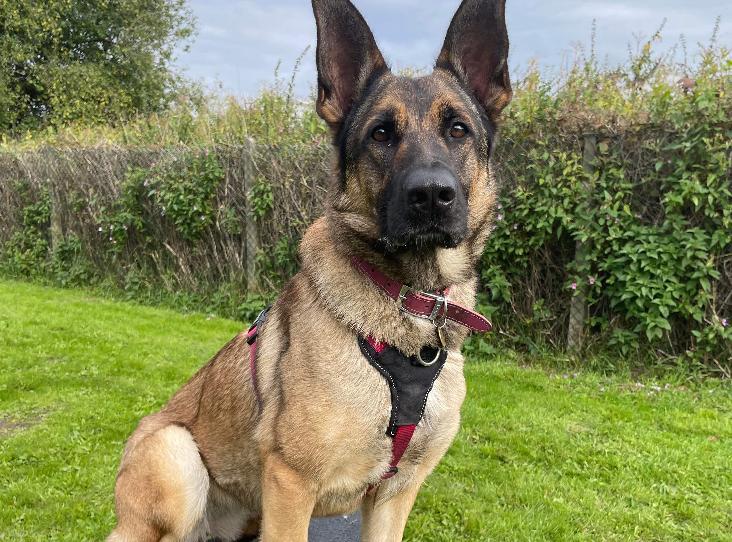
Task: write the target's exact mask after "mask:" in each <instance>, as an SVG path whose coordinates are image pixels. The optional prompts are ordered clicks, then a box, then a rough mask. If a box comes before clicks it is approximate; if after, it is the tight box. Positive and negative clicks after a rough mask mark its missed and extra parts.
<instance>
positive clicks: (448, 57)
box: [435, 0, 512, 118]
mask: <svg viewBox="0 0 732 542" xmlns="http://www.w3.org/2000/svg"><path fill="white" fill-rule="evenodd" d="M505 11H506V0H463V3H462V4H461V5H460V7H459V8H458V10H457V13H455V16H454V17H453V19H452V22H451V23H450V28H449V29H448V31H447V37H445V44H444V45H443V47H442V51H441V52H440V56H439V57H438V58H437V63H436V64H435V67H437V68H442V69H445V70H448V71H450V72H452V73H454V74H455V75H456V76H457V77H458V79H460V80H461V81H463V83H465V84H466V85H467V87H468V88H469V89H470V90H471V91H472V92H473V95H474V96H475V97H476V98H477V100H478V102H479V103H480V104H481V105H482V106H483V107H484V108H485V110H486V112H487V113H488V114H489V115H490V116H491V117H492V118H495V117H497V116H498V114H499V113H500V112H501V111H502V110H503V108H504V107H506V106H507V105H508V103H509V102H510V101H511V95H512V91H511V79H510V77H509V73H508V31H507V30H506V16H505Z"/></svg>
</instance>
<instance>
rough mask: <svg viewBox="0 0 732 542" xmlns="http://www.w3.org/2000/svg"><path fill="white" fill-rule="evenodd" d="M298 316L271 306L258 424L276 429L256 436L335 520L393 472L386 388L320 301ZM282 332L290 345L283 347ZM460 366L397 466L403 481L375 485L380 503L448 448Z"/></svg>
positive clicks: (432, 397)
mask: <svg viewBox="0 0 732 542" xmlns="http://www.w3.org/2000/svg"><path fill="white" fill-rule="evenodd" d="M299 310H302V311H303V313H302V314H298V315H297V318H296V317H295V316H296V315H295V314H292V313H290V314H283V313H286V311H282V310H281V307H280V308H278V307H275V310H274V313H273V314H272V315H271V316H270V318H272V320H270V321H269V324H268V326H269V327H268V326H265V327H264V331H263V333H262V336H261V339H260V340H261V341H262V347H261V348H262V350H261V351H260V359H259V363H260V367H261V370H260V372H261V378H262V381H261V382H262V384H263V394H264V396H265V411H264V413H263V416H264V418H265V423H267V420H269V421H271V422H272V425H273V427H274V431H271V432H268V433H267V434H263V435H260V438H262V439H263V443H266V445H268V446H271V447H272V449H276V450H279V452H280V453H281V454H282V456H283V457H284V459H285V461H287V462H288V463H290V462H291V463H292V464H297V465H299V466H300V468H304V469H305V470H306V471H308V472H312V473H313V474H314V478H315V479H318V480H319V481H320V488H319V497H320V500H319V507H318V510H317V512H318V513H321V514H331V513H338V512H341V511H345V510H349V509H352V508H353V507H354V506H355V505H357V503H358V500H359V499H360V498H361V497H362V496H363V493H364V491H365V490H366V488H367V487H368V486H369V485H371V484H379V482H380V478H381V475H382V474H383V473H384V472H385V471H386V469H387V467H388V465H389V461H390V459H391V453H392V439H391V438H390V437H389V436H387V434H386V430H387V427H388V424H389V418H390V414H391V397H390V392H389V386H388V384H387V382H386V380H385V379H384V377H383V376H382V375H381V374H380V373H379V372H378V371H377V370H376V369H375V368H374V367H372V366H371V365H370V364H369V363H368V361H367V360H366V358H365V357H364V355H363V353H362V352H361V350H360V348H359V346H358V343H357V335H356V333H354V331H353V330H351V329H348V328H346V327H345V326H343V325H342V324H339V323H338V322H337V321H335V320H334V319H333V317H332V316H330V315H329V314H327V313H324V312H323V310H322V307H320V306H319V305H318V304H317V303H314V304H310V305H309V306H306V307H301V308H300V309H299ZM286 318H289V322H287V323H285V321H284V320H285V319H286ZM304 323H307V324H306V325H305V326H303V324H304ZM303 327H307V328H308V329H307V332H306V330H305V329H303ZM287 328H289V332H290V342H289V344H288V345H285V344H284V341H283V338H284V337H285V336H287V332H286V329H287ZM293 332H295V333H294V335H293V334H292V333H293ZM277 336H279V337H278V338H275V337H277ZM295 337H297V339H295ZM276 343H277V344H276ZM285 346H287V348H286V349H285V348H284V347H285ZM462 365H463V359H462V356H461V355H460V354H459V353H455V352H451V353H450V354H449V356H448V361H447V363H446V364H445V366H444V368H443V370H442V372H441V373H440V376H439V377H438V378H437V380H436V381H435V384H434V387H433V389H432V391H431V393H430V394H429V396H428V399H427V404H426V408H425V412H424V416H423V418H422V420H421V422H420V424H419V425H418V427H417V430H416V432H415V435H414V438H413V440H412V442H411V443H410V445H409V448H408V449H407V452H406V453H405V455H404V457H403V459H402V461H401V462H400V464H399V474H398V475H397V476H396V477H395V478H393V479H391V480H389V481H386V482H381V484H380V488H379V497H380V498H388V496H389V495H390V494H392V493H394V492H396V491H397V490H398V488H399V487H401V486H402V485H404V484H407V483H409V481H410V478H411V477H412V475H413V474H414V472H415V471H416V469H417V468H419V466H420V464H422V463H423V462H424V461H425V459H428V461H427V462H428V463H430V464H432V463H434V461H433V457H432V456H433V455H435V456H437V457H441V456H442V454H443V453H444V452H445V450H446V449H447V447H448V446H449V444H450V442H451V441H452V439H453V437H454V435H455V433H456V432H457V429H458V425H459V410H460V405H461V403H462V400H463V398H464V394H465V383H464V379H463V374H462ZM427 456H429V457H427Z"/></svg>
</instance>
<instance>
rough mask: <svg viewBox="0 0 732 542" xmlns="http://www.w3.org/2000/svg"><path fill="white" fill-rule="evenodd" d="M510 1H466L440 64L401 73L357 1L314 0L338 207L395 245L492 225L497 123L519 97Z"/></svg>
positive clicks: (415, 246)
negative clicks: (416, 73) (514, 94)
mask: <svg viewBox="0 0 732 542" xmlns="http://www.w3.org/2000/svg"><path fill="white" fill-rule="evenodd" d="M504 8H505V0H464V1H463V2H462V5H461V6H460V8H459V9H458V11H457V13H456V14H455V16H454V18H453V20H452V23H451V24H450V27H449V30H448V32H447V37H446V38H445V43H444V46H443V48H442V51H441V52H440V55H439V57H438V59H437V62H436V66H435V70H434V72H433V73H432V74H430V75H428V76H424V77H416V78H410V77H403V76H397V75H394V74H392V73H391V71H390V70H389V68H388V67H387V65H386V62H385V61H384V58H383V56H382V55H381V52H380V51H379V48H378V47H377V45H376V42H375V40H374V37H373V35H372V33H371V30H370V29H369V27H368V25H367V24H366V21H365V20H364V19H363V17H362V16H361V14H360V13H359V12H358V10H357V9H356V8H355V7H354V6H353V4H351V2H350V1H348V0H313V9H314V12H315V18H316V21H317V27H318V48H317V65H318V98H317V110H318V113H319V114H320V116H321V117H322V118H323V119H324V120H325V121H326V122H327V123H328V125H329V126H330V128H331V130H332V132H333V134H334V138H335V143H336V145H337V147H338V149H339V169H340V179H339V183H338V185H337V186H336V187H334V190H335V191H336V194H334V197H333V199H332V202H333V209H334V211H335V212H336V213H340V216H341V218H342V219H343V220H344V221H345V222H346V223H347V224H348V226H349V227H350V228H351V229H353V230H355V231H357V233H359V234H360V235H362V236H365V237H366V238H369V239H372V240H373V241H374V242H375V244H377V245H378V246H379V247H381V248H382V249H383V250H385V251H387V252H392V253H397V252H402V251H408V250H417V251H420V250H430V249H435V248H439V247H442V248H452V247H456V246H458V245H460V244H461V243H462V242H463V241H464V240H466V239H469V238H471V236H473V237H474V236H475V234H476V230H477V229H480V228H485V227H486V222H487V220H488V218H487V217H488V216H489V212H490V210H489V209H488V207H490V206H491V204H492V202H493V198H494V197H495V195H494V194H492V191H493V188H492V183H491V182H490V171H489V158H490V151H491V147H492V144H493V139H494V137H495V133H496V121H497V117H498V115H499V113H500V112H501V110H502V109H503V108H504V107H505V106H506V105H507V104H508V102H509V101H510V99H511V84H510V80H509V73H508V65H507V56H508V35H507V31H506V24H505V17H504Z"/></svg>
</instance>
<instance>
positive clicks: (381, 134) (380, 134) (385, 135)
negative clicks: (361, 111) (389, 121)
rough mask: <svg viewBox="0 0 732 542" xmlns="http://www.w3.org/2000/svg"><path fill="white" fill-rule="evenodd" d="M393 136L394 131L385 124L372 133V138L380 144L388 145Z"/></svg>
mask: <svg viewBox="0 0 732 542" xmlns="http://www.w3.org/2000/svg"><path fill="white" fill-rule="evenodd" d="M391 136H392V130H391V128H389V127H388V126H384V125H383V124H382V125H380V126H377V127H376V128H374V131H373V132H371V137H372V138H373V140H374V141H378V142H379V143H386V142H387V141H389V140H390V139H391Z"/></svg>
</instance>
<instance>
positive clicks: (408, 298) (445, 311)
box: [351, 257, 493, 332]
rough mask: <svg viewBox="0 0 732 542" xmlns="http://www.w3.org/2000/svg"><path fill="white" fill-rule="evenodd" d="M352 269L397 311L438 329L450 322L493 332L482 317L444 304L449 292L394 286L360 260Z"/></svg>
mask: <svg viewBox="0 0 732 542" xmlns="http://www.w3.org/2000/svg"><path fill="white" fill-rule="evenodd" d="M351 261H352V263H353V266H354V267H355V268H356V269H358V270H359V271H360V272H361V273H362V274H363V275H364V276H366V277H368V278H369V279H370V280H371V282H373V283H374V284H375V285H376V286H378V287H379V289H380V290H381V291H382V292H384V293H385V294H386V295H387V296H389V297H390V298H391V299H393V300H394V301H396V303H397V305H398V306H399V310H401V311H403V312H406V313H407V314H411V315H412V316H416V317H418V318H426V319H428V320H430V321H431V322H432V323H433V324H435V326H437V327H442V326H443V325H444V322H445V320H452V321H453V322H456V323H458V324H460V325H462V326H465V327H467V328H469V329H471V330H473V331H480V332H487V331H490V330H491V329H493V326H492V325H491V323H490V321H489V320H488V319H487V318H486V317H485V316H483V315H481V314H478V313H477V312H473V311H471V310H470V309H467V308H465V307H462V306H460V305H458V304H457V303H453V302H451V301H448V300H447V296H448V293H449V288H445V289H444V290H442V291H440V292H435V293H430V292H422V291H419V290H414V289H412V288H410V287H409V286H407V285H405V284H401V283H399V282H396V281H394V280H392V279H390V278H389V277H387V276H386V275H384V274H383V273H382V272H381V271H379V270H378V269H377V268H376V267H375V266H373V265H371V264H370V263H367V262H365V261H363V260H361V259H360V258H356V257H354V258H352V260H351Z"/></svg>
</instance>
